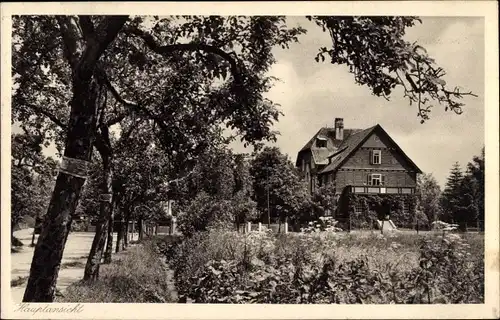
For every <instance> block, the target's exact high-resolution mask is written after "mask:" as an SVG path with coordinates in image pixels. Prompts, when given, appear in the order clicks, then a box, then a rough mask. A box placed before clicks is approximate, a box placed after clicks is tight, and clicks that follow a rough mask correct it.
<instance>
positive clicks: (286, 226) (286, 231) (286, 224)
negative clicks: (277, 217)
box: [285, 221, 288, 234]
mask: <svg viewBox="0 0 500 320" xmlns="http://www.w3.org/2000/svg"><path fill="white" fill-rule="evenodd" d="M286 233H288V222H287V221H285V234H286Z"/></svg>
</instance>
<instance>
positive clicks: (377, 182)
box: [368, 173, 384, 186]
mask: <svg viewBox="0 0 500 320" xmlns="http://www.w3.org/2000/svg"><path fill="white" fill-rule="evenodd" d="M383 184H384V176H383V175H381V174H380V173H372V174H369V175H368V185H370V186H381V185H383Z"/></svg>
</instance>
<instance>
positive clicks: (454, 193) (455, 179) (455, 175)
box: [441, 162, 463, 222]
mask: <svg viewBox="0 0 500 320" xmlns="http://www.w3.org/2000/svg"><path fill="white" fill-rule="evenodd" d="M462 179H463V173H462V169H461V168H460V164H459V163H458V162H455V164H453V166H452V168H451V170H450V175H449V176H448V179H447V181H446V185H445V188H444V191H443V194H442V195H441V207H442V208H443V220H445V221H447V222H452V221H454V222H459V221H457V219H458V218H459V217H460V214H458V210H459V205H460V201H461V200H460V197H461V195H460V193H461V184H462ZM457 214H458V216H457Z"/></svg>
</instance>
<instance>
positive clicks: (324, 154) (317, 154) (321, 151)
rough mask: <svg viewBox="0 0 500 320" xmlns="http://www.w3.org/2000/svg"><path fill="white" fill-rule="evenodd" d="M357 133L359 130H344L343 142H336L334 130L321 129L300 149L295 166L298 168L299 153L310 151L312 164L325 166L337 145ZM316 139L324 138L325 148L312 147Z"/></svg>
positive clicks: (328, 128) (329, 128) (335, 150)
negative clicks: (325, 141)
mask: <svg viewBox="0 0 500 320" xmlns="http://www.w3.org/2000/svg"><path fill="white" fill-rule="evenodd" d="M359 131H362V130H361V129H344V140H336V139H335V128H331V127H323V128H321V129H319V130H318V132H316V134H315V135H314V136H313V137H312V138H311V139H310V140H309V141H308V142H307V143H306V144H305V145H304V147H302V149H300V151H299V154H298V155H299V156H298V157H297V160H296V164H295V165H296V166H299V165H300V164H299V158H300V153H301V152H304V151H309V150H311V153H312V156H313V159H314V163H315V164H317V165H321V164H323V165H326V164H328V156H330V155H332V154H333V153H335V152H337V150H338V147H339V145H341V144H342V143H343V141H345V139H348V138H349V136H351V135H352V134H354V133H357V132H359ZM316 138H325V139H326V140H327V141H328V143H327V147H326V148H316V147H314V142H315V141H316Z"/></svg>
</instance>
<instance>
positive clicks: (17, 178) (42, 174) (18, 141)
mask: <svg viewBox="0 0 500 320" xmlns="http://www.w3.org/2000/svg"><path fill="white" fill-rule="evenodd" d="M11 140H12V156H11V168H12V169H11V225H12V227H14V226H15V225H17V224H18V223H19V222H21V220H22V219H23V217H28V216H30V217H32V218H35V217H37V216H42V215H44V214H45V212H44V211H45V209H46V207H47V205H48V202H49V200H50V194H49V190H50V189H51V187H52V186H53V183H54V176H55V174H56V165H57V163H56V162H55V161H54V160H53V159H52V158H48V157H45V156H44V155H43V154H42V146H41V143H42V139H41V138H40V137H39V136H34V135H31V134H28V133H24V134H14V135H13V136H12V139H11Z"/></svg>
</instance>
